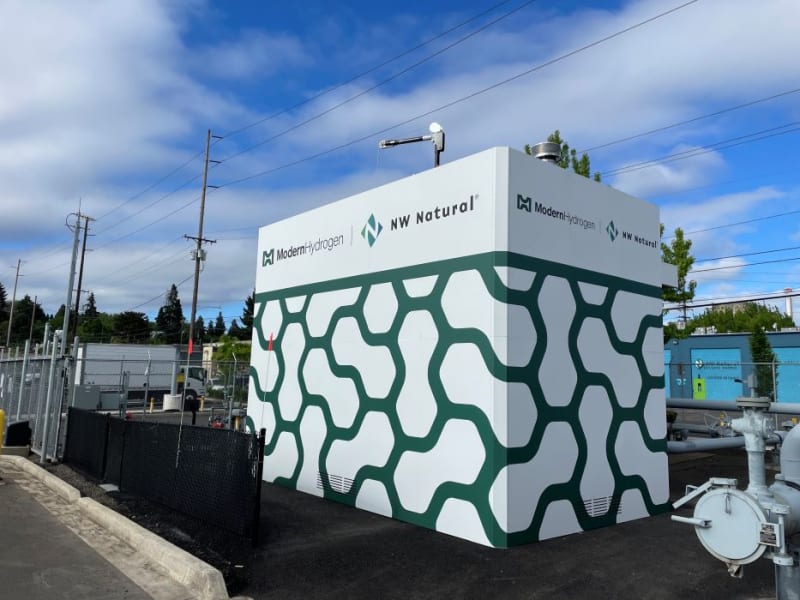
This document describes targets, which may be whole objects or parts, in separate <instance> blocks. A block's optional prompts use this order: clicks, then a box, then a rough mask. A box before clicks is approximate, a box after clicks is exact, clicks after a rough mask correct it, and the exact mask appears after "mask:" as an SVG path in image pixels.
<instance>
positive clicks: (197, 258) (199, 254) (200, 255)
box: [183, 129, 222, 364]
mask: <svg viewBox="0 0 800 600" xmlns="http://www.w3.org/2000/svg"><path fill="white" fill-rule="evenodd" d="M212 137H214V138H216V139H222V138H221V136H218V135H215V136H212V135H211V130H210V129H209V130H208V132H207V133H206V158H205V162H204V164H203V188H202V190H201V191H200V223H199V225H198V228H197V237H194V236H189V235H184V236H183V237H185V238H186V239H187V240H194V241H195V242H197V246H196V248H195V252H194V290H193V291H192V316H191V320H190V321H189V349H190V351H189V352H188V353H187V357H186V364H189V362H190V359H191V349H192V347H193V344H194V320H195V318H196V317H197V289H198V287H199V284H200V262H201V261H203V260H205V252H204V251H203V244H204V243H209V244H215V243H216V240H207V239H205V238H204V237H203V219H204V217H205V211H206V189H207V188H208V187H209V185H208V163H209V162H213V163H218V162H219V161H217V160H210V159H209V157H208V155H209V152H210V151H211V138H212ZM210 187H214V186H210Z"/></svg>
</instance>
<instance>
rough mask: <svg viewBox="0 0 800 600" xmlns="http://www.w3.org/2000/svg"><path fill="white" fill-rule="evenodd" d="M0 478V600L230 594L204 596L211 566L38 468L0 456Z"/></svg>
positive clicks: (186, 599) (187, 599)
mask: <svg viewBox="0 0 800 600" xmlns="http://www.w3.org/2000/svg"><path fill="white" fill-rule="evenodd" d="M0 477H2V483H3V485H0V600H18V599H23V598H24V599H31V600H51V599H70V600H72V599H75V600H78V599H80V600H85V599H97V600H117V599H125V600H145V599H148V598H153V599H155V600H194V599H196V598H200V597H206V598H210V597H213V598H215V599H216V598H227V597H228V595H227V593H225V592H224V584H223V586H222V590H223V591H222V592H220V590H219V589H217V590H213V589H212V592H215V593H212V594H211V595H209V594H208V592H209V588H208V586H207V585H204V584H206V583H207V581H206V579H207V578H205V577H204V576H205V575H207V574H208V571H210V570H212V569H211V567H208V565H205V563H202V562H201V561H198V560H197V559H194V557H191V556H189V555H186V556H183V555H184V554H185V553H183V551H182V550H179V549H177V548H175V547H174V546H172V545H171V544H168V543H167V542H165V541H163V540H161V539H160V538H157V536H153V535H152V534H150V533H149V532H144V530H142V531H139V530H140V529H141V528H139V526H138V525H136V524H134V523H132V522H130V521H128V520H127V519H125V518H124V517H121V516H119V515H116V513H113V511H110V510H108V509H106V508H105V507H102V506H101V505H99V504H97V503H96V502H94V501H93V500H90V499H89V498H79V497H80V494H79V493H78V491H77V490H75V489H74V488H72V487H71V486H69V485H67V484H66V483H64V482H62V481H61V480H58V479H57V478H55V477H54V476H52V475H50V474H49V473H46V472H45V471H44V470H43V469H40V468H39V467H38V466H36V465H34V464H32V463H29V462H27V461H25V460H24V459H18V457H4V456H0ZM101 523H102V524H101ZM123 538H126V539H127V541H126V540H125V539H123ZM133 540H136V541H135V542H134V543H131V541H133ZM186 557H188V559H187V558H186ZM213 571H216V570H213ZM176 572H178V573H180V572H183V573H184V574H185V579H184V581H185V583H186V584H187V585H184V584H183V583H181V582H180V580H179V579H176ZM216 573H217V574H218V572H216ZM212 575H213V573H212ZM220 580H221V576H220ZM203 592H205V594H204V593H203Z"/></svg>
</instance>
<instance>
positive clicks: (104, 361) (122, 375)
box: [74, 343, 206, 406]
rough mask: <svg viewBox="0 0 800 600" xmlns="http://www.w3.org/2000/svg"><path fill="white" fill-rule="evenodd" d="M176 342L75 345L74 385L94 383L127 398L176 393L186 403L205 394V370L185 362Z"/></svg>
mask: <svg viewBox="0 0 800 600" xmlns="http://www.w3.org/2000/svg"><path fill="white" fill-rule="evenodd" d="M185 356H186V355H185V353H184V352H182V351H181V347H180V346H177V345H145V344H98V343H83V344H81V345H80V346H79V347H78V352H77V360H76V366H75V379H74V381H75V386H76V387H77V386H81V387H83V386H94V387H95V389H97V388H99V391H100V392H101V393H103V392H125V393H126V398H127V399H128V400H138V399H142V400H144V399H145V398H155V400H156V401H161V400H162V398H163V396H164V394H170V393H172V394H180V393H182V392H183V390H184V388H185V390H186V396H185V397H186V404H187V406H190V405H192V404H193V403H195V401H196V400H197V399H198V398H200V396H205V394H206V388H205V383H206V371H205V369H203V368H202V367H201V366H200V365H199V364H198V362H199V353H197V358H195V359H194V364H190V365H189V366H187V365H186V358H185Z"/></svg>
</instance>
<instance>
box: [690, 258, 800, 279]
mask: <svg viewBox="0 0 800 600" xmlns="http://www.w3.org/2000/svg"><path fill="white" fill-rule="evenodd" d="M796 260H800V256H798V257H795V258H776V259H774V260H762V261H759V262H752V263H745V264H742V265H725V266H721V267H708V268H707V269H692V270H691V271H689V274H690V275H694V274H695V273H707V272H709V271H725V270H727V269H743V268H745V267H753V266H755V265H771V264H774V263H784V262H793V261H796Z"/></svg>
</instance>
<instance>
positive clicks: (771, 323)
mask: <svg viewBox="0 0 800 600" xmlns="http://www.w3.org/2000/svg"><path fill="white" fill-rule="evenodd" d="M689 326H690V327H691V330H695V329H697V328H698V327H713V328H714V329H715V331H716V332H717V333H742V332H744V333H750V332H754V331H755V330H756V328H759V327H760V328H761V329H764V330H766V331H771V330H774V329H780V328H782V327H794V321H792V318H791V317H789V316H787V315H785V314H783V313H782V312H780V311H779V310H778V309H777V308H774V307H769V306H764V305H763V304H757V303H755V302H748V303H747V304H745V305H744V307H742V306H739V305H737V306H735V307H734V306H731V305H725V306H718V307H715V308H709V309H706V310H705V312H703V314H701V315H699V316H697V317H695V318H693V319H691V321H689Z"/></svg>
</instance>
